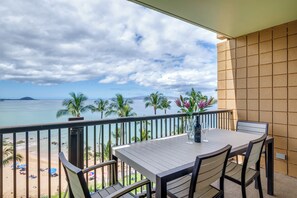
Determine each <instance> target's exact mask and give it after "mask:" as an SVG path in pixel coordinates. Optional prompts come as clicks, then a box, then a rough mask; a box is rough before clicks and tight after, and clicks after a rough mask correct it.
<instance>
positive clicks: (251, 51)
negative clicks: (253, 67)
mask: <svg viewBox="0 0 297 198" xmlns="http://www.w3.org/2000/svg"><path fill="white" fill-rule="evenodd" d="M258 49H259V46H258V44H253V45H249V46H248V56H251V55H256V54H258V53H259V50H258Z"/></svg>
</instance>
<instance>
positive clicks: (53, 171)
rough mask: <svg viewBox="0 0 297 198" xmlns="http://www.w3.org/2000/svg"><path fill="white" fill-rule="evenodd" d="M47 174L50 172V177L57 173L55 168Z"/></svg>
mask: <svg viewBox="0 0 297 198" xmlns="http://www.w3.org/2000/svg"><path fill="white" fill-rule="evenodd" d="M49 172H50V174H51V175H53V174H55V173H56V172H57V169H56V168H51V169H50V171H49Z"/></svg>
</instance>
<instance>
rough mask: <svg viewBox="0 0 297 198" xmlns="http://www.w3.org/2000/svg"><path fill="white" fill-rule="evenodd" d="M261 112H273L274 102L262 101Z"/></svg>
mask: <svg viewBox="0 0 297 198" xmlns="http://www.w3.org/2000/svg"><path fill="white" fill-rule="evenodd" d="M260 110H261V111H272V100H260ZM260 113H261V112H260Z"/></svg>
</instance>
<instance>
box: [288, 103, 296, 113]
mask: <svg viewBox="0 0 297 198" xmlns="http://www.w3.org/2000/svg"><path fill="white" fill-rule="evenodd" d="M289 112H297V100H289Z"/></svg>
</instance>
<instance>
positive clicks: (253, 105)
mask: <svg viewBox="0 0 297 198" xmlns="http://www.w3.org/2000/svg"><path fill="white" fill-rule="evenodd" d="M247 102H248V110H255V111H258V110H259V103H258V100H248V101H247Z"/></svg>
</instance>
